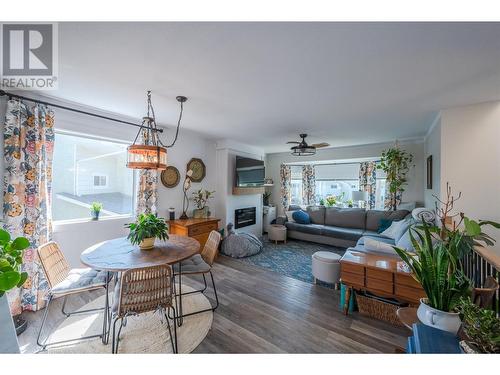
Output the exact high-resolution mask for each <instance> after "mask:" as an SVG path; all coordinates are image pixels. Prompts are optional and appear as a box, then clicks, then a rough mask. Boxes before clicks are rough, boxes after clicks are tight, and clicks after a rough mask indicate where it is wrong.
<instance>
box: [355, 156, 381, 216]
mask: <svg viewBox="0 0 500 375" xmlns="http://www.w3.org/2000/svg"><path fill="white" fill-rule="evenodd" d="M376 188H377V167H376V163H375V162H373V161H367V162H363V163H360V165H359V190H360V191H366V192H367V193H368V201H367V207H368V208H370V209H374V208H375V198H376Z"/></svg>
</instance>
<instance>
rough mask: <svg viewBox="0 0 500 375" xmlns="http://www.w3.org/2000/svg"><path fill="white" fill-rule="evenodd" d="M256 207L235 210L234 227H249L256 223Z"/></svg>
mask: <svg viewBox="0 0 500 375" xmlns="http://www.w3.org/2000/svg"><path fill="white" fill-rule="evenodd" d="M255 213H256V207H248V208H240V209H238V210H235V211H234V228H235V229H238V228H243V227H248V226H249V225H254V224H255Z"/></svg>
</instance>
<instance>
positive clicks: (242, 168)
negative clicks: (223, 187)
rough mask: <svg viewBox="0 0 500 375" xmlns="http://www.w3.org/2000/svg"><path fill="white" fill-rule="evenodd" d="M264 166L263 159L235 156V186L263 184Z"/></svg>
mask: <svg viewBox="0 0 500 375" xmlns="http://www.w3.org/2000/svg"><path fill="white" fill-rule="evenodd" d="M264 178H265V168H264V161H263V160H256V159H250V158H244V157H241V156H236V186H237V187H255V186H263V185H264Z"/></svg>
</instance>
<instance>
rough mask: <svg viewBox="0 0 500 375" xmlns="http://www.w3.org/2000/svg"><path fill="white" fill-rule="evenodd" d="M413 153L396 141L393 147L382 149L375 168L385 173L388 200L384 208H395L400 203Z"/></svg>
mask: <svg viewBox="0 0 500 375" xmlns="http://www.w3.org/2000/svg"><path fill="white" fill-rule="evenodd" d="M412 161H413V155H412V154H410V153H408V152H406V151H404V150H401V149H400V148H399V146H398V144H397V142H396V144H395V145H394V147H391V148H389V149H387V150H384V151H382V156H381V158H380V163H379V164H377V169H381V170H383V171H384V172H385V173H386V179H387V188H388V190H389V201H388V202H387V203H386V208H388V209H390V210H396V209H397V207H398V204H399V203H401V196H402V194H403V192H404V191H405V186H406V184H407V179H406V175H407V174H408V171H409V170H410V165H411V162H412Z"/></svg>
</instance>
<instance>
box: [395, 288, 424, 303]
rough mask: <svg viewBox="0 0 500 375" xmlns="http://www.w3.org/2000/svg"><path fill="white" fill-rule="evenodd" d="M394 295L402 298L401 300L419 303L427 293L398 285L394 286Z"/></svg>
mask: <svg viewBox="0 0 500 375" xmlns="http://www.w3.org/2000/svg"><path fill="white" fill-rule="evenodd" d="M394 289H395V290H394V295H396V296H397V297H400V298H401V299H404V300H406V301H411V302H418V301H419V300H420V298H424V297H425V292H424V290H423V289H420V288H418V289H417V288H411V287H408V286H404V285H398V284H396V285H395V286H394Z"/></svg>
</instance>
